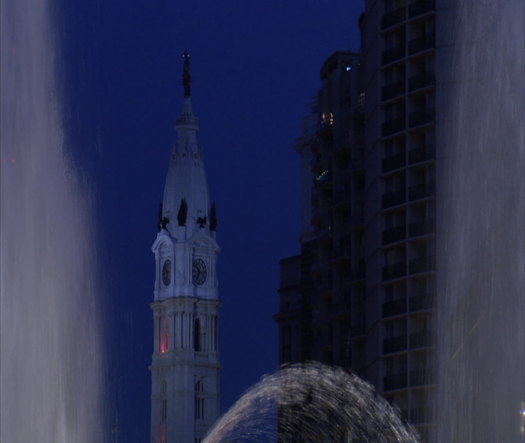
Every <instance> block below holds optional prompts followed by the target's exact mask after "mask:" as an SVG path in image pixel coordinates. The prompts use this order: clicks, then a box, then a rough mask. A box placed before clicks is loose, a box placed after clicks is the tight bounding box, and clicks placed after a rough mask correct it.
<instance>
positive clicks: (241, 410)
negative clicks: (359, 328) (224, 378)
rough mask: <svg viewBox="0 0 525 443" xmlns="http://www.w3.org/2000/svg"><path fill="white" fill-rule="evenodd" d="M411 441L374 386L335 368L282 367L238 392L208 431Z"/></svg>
mask: <svg viewBox="0 0 525 443" xmlns="http://www.w3.org/2000/svg"><path fill="white" fill-rule="evenodd" d="M240 441H242V442H272V441H279V442H306V443H307V442H353V443H356V442H371V441H373V442H416V441H417V437H416V433H415V431H414V430H413V429H412V428H411V427H410V426H408V425H406V424H404V423H403V422H402V420H401V419H400V418H399V414H398V412H397V411H396V410H394V409H393V408H392V406H390V405H389V404H388V403H387V401H386V400H384V399H383V398H382V397H380V396H379V395H378V394H377V393H376V392H375V391H374V388H373V387H372V386H371V385H369V384H368V383H366V382H364V381H363V380H361V379H360V378H359V377H357V376H356V375H353V374H349V373H348V372H346V371H344V370H343V369H341V368H337V367H330V366H325V365H322V364H320V363H308V364H300V365H290V366H284V367H283V368H282V369H281V370H279V371H278V372H276V373H274V374H272V375H268V376H265V377H263V379H262V380H261V381H260V382H259V383H257V384H256V385H255V386H253V387H252V388H251V389H250V390H249V391H248V392H247V393H246V394H244V395H243V396H242V397H241V398H240V399H239V400H238V401H237V402H236V403H235V404H234V405H233V407H232V408H231V409H230V410H229V411H228V412H227V413H226V414H225V415H224V416H223V417H222V418H221V419H220V420H219V421H218V422H217V424H216V425H215V427H214V428H213V429H212V430H211V431H210V433H209V434H208V437H207V438H206V439H205V443H215V442H217V443H218V442H240Z"/></svg>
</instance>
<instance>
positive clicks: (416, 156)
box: [408, 145, 436, 164]
mask: <svg viewBox="0 0 525 443" xmlns="http://www.w3.org/2000/svg"><path fill="white" fill-rule="evenodd" d="M435 158H436V146H435V145H426V146H421V147H419V148H414V149H411V150H410V151H408V162H409V163H410V164H413V163H420V162H424V161H428V160H434V159H435Z"/></svg>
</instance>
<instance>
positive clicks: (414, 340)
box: [409, 331, 434, 349]
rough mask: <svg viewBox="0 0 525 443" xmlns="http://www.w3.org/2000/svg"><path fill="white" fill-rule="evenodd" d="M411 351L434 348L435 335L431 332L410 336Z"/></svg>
mask: <svg viewBox="0 0 525 443" xmlns="http://www.w3.org/2000/svg"><path fill="white" fill-rule="evenodd" d="M409 342H410V349H417V348H429V347H432V346H434V334H433V333H432V332H431V331H420V332H415V333H413V334H410V340H409Z"/></svg>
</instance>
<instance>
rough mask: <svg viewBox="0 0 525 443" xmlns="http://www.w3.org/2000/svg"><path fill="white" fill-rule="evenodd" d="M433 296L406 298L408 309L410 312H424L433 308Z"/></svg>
mask: <svg viewBox="0 0 525 443" xmlns="http://www.w3.org/2000/svg"><path fill="white" fill-rule="evenodd" d="M434 300H435V298H434V295H431V294H425V295H415V296H413V297H409V298H408V308H409V309H410V312H416V311H424V310H428V309H432V308H434V303H435V301H434Z"/></svg>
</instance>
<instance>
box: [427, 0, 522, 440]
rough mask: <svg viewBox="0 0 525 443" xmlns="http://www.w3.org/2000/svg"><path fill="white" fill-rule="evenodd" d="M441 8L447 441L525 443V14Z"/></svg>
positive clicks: (462, 2) (446, 1)
mask: <svg viewBox="0 0 525 443" xmlns="http://www.w3.org/2000/svg"><path fill="white" fill-rule="evenodd" d="M437 3H438V5H439V9H438V13H439V17H440V20H441V25H440V26H438V28H437V35H438V39H441V41H438V49H439V51H438V58H437V60H436V69H437V70H438V71H439V76H438V78H439V79H440V82H439V84H438V94H437V95H436V98H437V99H438V100H442V102H441V103H438V109H445V110H446V112H444V113H443V115H442V120H441V121H439V127H440V128H441V132H440V133H438V137H440V139H439V140H438V141H439V143H438V146H440V147H442V150H441V152H439V153H438V161H437V165H439V167H440V169H438V179H440V182H439V186H438V201H439V203H440V205H439V206H438V214H439V218H440V219H439V222H440V223H439V226H441V230H440V232H439V233H438V239H437V241H438V251H439V252H438V272H439V274H438V275H440V276H441V278H440V279H439V280H438V295H439V297H438V313H439V319H438V320H439V322H438V323H439V325H438V327H439V337H440V341H439V343H438V344H439V356H438V362H439V395H438V405H437V417H438V425H439V427H438V435H437V439H438V441H440V442H441V441H443V442H445V441H447V442H448V441H454V442H459V441H461V442H496V441H498V442H499V441H501V442H503V441H504V442H516V441H523V440H524V439H525V435H524V434H523V432H525V430H520V428H521V427H522V426H523V424H524V423H525V420H524V419H525V417H523V413H522V412H521V410H522V409H523V406H522V405H523V404H522V402H523V401H525V136H524V125H525V112H524V110H525V47H524V42H525V35H524V34H525V31H524V29H525V25H524V23H525V3H524V2H523V0H501V1H497V0H494V1H484V0H476V1H467V0H441V1H440V2H437ZM440 57H441V58H440Z"/></svg>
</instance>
